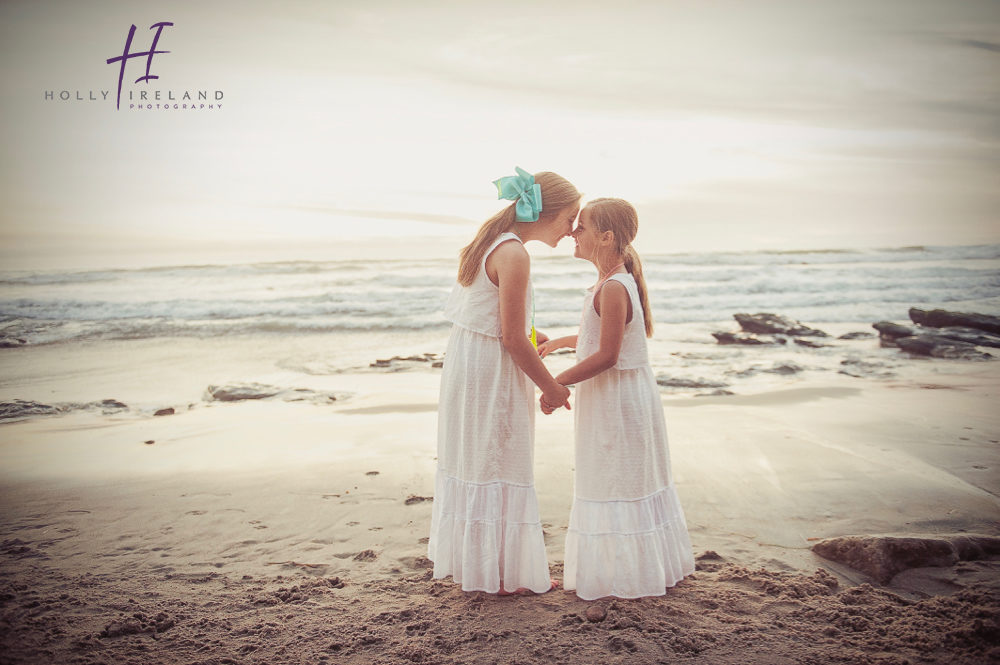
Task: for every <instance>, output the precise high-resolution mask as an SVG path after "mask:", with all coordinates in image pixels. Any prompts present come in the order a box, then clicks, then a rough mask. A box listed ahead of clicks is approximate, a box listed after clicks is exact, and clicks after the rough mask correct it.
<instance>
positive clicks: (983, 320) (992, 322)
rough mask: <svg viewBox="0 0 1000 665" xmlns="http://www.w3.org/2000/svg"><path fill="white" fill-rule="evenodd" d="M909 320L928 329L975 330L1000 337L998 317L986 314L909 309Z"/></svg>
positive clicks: (999, 320)
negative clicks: (954, 328)
mask: <svg viewBox="0 0 1000 665" xmlns="http://www.w3.org/2000/svg"><path fill="white" fill-rule="evenodd" d="M910 320H912V321H913V322H914V323H916V324H918V325H921V326H926V327H928V328H947V327H953V326H954V327H960V328H975V329H976V330H983V331H986V332H989V333H993V334H995V335H1000V317H996V316H989V315H987V314H970V313H964V312H948V311H946V310H943V309H932V310H930V311H925V310H922V309H917V308H916V307H911V308H910Z"/></svg>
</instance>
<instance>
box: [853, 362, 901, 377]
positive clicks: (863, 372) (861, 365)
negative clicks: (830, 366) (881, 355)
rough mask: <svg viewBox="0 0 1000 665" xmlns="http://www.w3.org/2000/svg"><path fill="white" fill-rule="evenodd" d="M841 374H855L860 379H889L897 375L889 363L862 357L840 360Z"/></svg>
mask: <svg viewBox="0 0 1000 665" xmlns="http://www.w3.org/2000/svg"><path fill="white" fill-rule="evenodd" d="M840 366H841V369H840V374H846V375H847V376H853V377H855V378H858V379H870V378H877V379H888V378H892V377H893V376H895V375H896V373H895V372H893V371H892V370H891V369H890V366H889V365H885V364H883V363H879V362H873V361H870V360H862V359H861V358H848V359H846V360H841V361H840Z"/></svg>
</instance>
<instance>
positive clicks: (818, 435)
mask: <svg viewBox="0 0 1000 665" xmlns="http://www.w3.org/2000/svg"><path fill="white" fill-rule="evenodd" d="M269 352H270V350H269V349H267V348H259V347H258V346H257V342H253V343H251V342H249V341H247V342H240V341H226V342H212V343H206V342H194V341H190V342H183V341H178V342H176V343H174V342H164V341H160V342H134V343H100V344H94V345H89V346H87V347H85V348H80V349H76V350H75V351H74V354H73V357H72V359H71V362H69V363H68V362H67V361H68V359H67V358H66V357H65V355H64V354H65V352H64V351H62V350H60V349H59V348H58V347H49V348H44V347H42V348H34V349H19V350H17V353H18V355H17V356H14V355H8V356H6V359H4V360H3V361H2V362H3V367H2V369H3V370H4V376H5V377H6V378H4V379H3V382H2V384H0V397H2V398H3V399H4V400H9V399H12V398H17V399H35V400H39V401H43V400H48V401H50V402H59V401H62V402H72V401H77V402H84V401H94V400H100V399H104V398H116V399H121V400H122V401H124V402H126V403H129V404H141V405H143V408H141V409H138V411H137V410H135V409H134V410H132V411H129V412H126V413H124V414H118V415H103V414H101V413H100V412H99V411H87V412H77V413H72V414H70V415H65V416H52V417H44V418H34V419H28V420H25V421H22V422H15V423H10V424H5V425H2V426H0V463H2V471H0V505H2V507H3V514H2V520H0V542H2V544H0V654H2V655H0V662H4V663H109V664H110V663H161V662H162V663H206V664H207V663H414V662H415V663H543V662H544V663H566V664H570V663H666V662H691V663H713V664H714V663H760V664H763V663H817V664H819V663H899V664H901V663H913V664H916V663H986V662H1000V576H998V574H997V573H998V570H1000V567H998V566H1000V562H998V561H997V560H996V558H995V557H993V558H989V557H987V558H985V559H980V560H973V561H960V562H958V563H955V564H954V565H951V566H947V567H935V568H930V567H924V568H915V569H911V570H907V571H904V572H902V573H900V574H898V575H896V576H895V577H894V578H893V579H892V580H891V582H890V583H889V584H888V585H885V586H882V585H879V584H877V583H876V582H875V581H874V580H872V579H871V578H869V577H867V576H866V575H864V574H863V573H861V572H858V571H856V570H854V569H851V568H848V567H846V566H844V565H841V564H837V563H833V562H830V561H826V560H824V559H822V558H819V557H818V556H816V555H815V554H814V553H813V552H812V551H811V547H812V545H813V544H815V543H816V542H818V541H819V540H820V539H824V538H832V537H837V536H843V535H850V534H858V535H867V534H914V535H917V536H921V537H932V536H938V535H942V534H949V535H950V534H970V533H971V534H983V535H987V536H997V535H1000V500H998V494H1000V476H998V473H997V469H1000V445H998V443H997V440H998V439H1000V413H998V410H997V408H996V404H997V397H998V388H1000V369H998V367H1000V365H994V364H992V363H975V364H962V363H955V362H947V361H941V362H937V361H923V362H920V361H913V362H914V363H917V365H916V369H915V370H914V371H912V372H910V373H908V374H906V375H905V378H897V379H893V380H887V381H876V380H860V379H853V378H850V377H844V376H829V377H827V378H826V379H824V380H823V381H822V382H819V381H816V380H812V381H802V380H798V381H796V382H794V383H790V384H789V385H788V386H786V387H785V388H783V389H778V390H773V391H769V392H766V393H761V394H756V395H737V396H730V397H705V398H693V397H669V398H666V399H665V400H664V404H665V407H666V412H667V419H668V426H669V428H670V435H671V454H672V458H673V463H674V473H675V479H676V481H677V485H678V491H679V493H680V496H681V499H682V501H683V503H684V506H685V510H686V512H687V517H688V524H689V527H690V530H691V535H692V541H693V543H694V548H695V553H696V554H697V555H698V556H699V570H698V572H697V573H695V574H694V575H693V576H691V577H690V578H688V579H686V580H685V581H684V582H682V583H681V584H679V585H678V586H677V587H676V588H673V589H670V590H668V591H667V593H666V595H665V596H663V597H659V598H646V599H640V600H628V601H626V600H616V599H604V600H600V601H595V602H590V603H588V602H584V601H581V600H579V599H578V598H576V596H575V595H574V594H572V593H570V592H566V591H563V590H561V589H560V590H557V591H554V592H552V593H548V594H544V595H541V596H535V597H523V598H522V597H514V598H497V597H493V596H489V595H485V594H479V593H477V594H465V593H462V592H461V591H460V590H458V589H457V588H456V587H455V585H454V584H452V583H451V582H449V581H437V580H432V579H430V573H429V562H428V561H427V560H426V558H425V554H426V536H427V531H428V528H429V524H430V507H431V492H432V488H433V471H434V448H435V443H434V442H435V420H436V411H435V409H436V403H435V401H436V386H437V375H436V373H434V372H431V371H426V370H423V371H410V372H400V373H387V372H375V371H371V372H366V371H360V372H354V373H342V374H336V375H323V376H311V377H307V378H308V381H306V380H305V379H304V378H303V375H302V374H301V373H295V372H291V371H286V370H276V369H275V368H274V366H273V363H271V362H269V361H268V358H269ZM247 358H251V359H252V360H247ZM254 359H255V360H254ZM65 367H70V368H71V371H67V370H66V369H65ZM137 367H141V368H143V370H142V371H137V370H136V368H137ZM231 380H240V381H244V382H249V381H255V382H260V383H266V384H271V385H279V386H286V387H296V388H309V389H312V390H314V391H320V392H322V391H328V392H333V393H337V394H340V395H342V398H341V399H339V400H338V401H336V402H331V403H328V404H317V403H313V402H309V401H306V402H301V403H300V402H286V401H283V400H282V399H272V400H262V401H246V402H239V403H219V402H205V401H203V400H202V391H203V390H204V388H205V387H206V386H207V385H208V384H210V383H216V384H218V383H223V382H226V381H231ZM160 406H173V407H175V409H176V410H177V413H176V414H175V415H170V416H161V417H154V416H152V415H151V413H152V411H153V410H155V408H156V407H160ZM189 407H190V408H189ZM146 441H153V443H151V444H147V443H145V442H146ZM571 451H572V416H571V414H568V413H566V412H560V413H557V414H556V415H554V416H552V417H550V418H544V417H541V416H539V419H538V431H537V439H536V485H537V488H538V492H539V501H540V507H541V511H542V520H543V523H544V524H545V530H546V533H547V544H548V553H549V560H550V562H551V563H552V571H553V575H554V576H555V577H556V578H559V577H561V572H562V571H561V562H562V548H563V539H564V537H565V532H566V522H567V518H568V512H569V505H570V502H571V493H572V468H571V460H572V454H571ZM376 472H377V473H376Z"/></svg>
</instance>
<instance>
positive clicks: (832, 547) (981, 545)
mask: <svg viewBox="0 0 1000 665" xmlns="http://www.w3.org/2000/svg"><path fill="white" fill-rule="evenodd" d="M812 551H813V552H815V553H816V554H818V555H819V556H821V557H823V558H824V559H829V560H830V561H836V562H837V563H842V564H844V565H847V566H850V567H851V568H854V569H855V570H859V571H861V572H862V573H865V574H866V575H870V576H871V577H873V578H874V579H875V580H876V581H878V583H879V584H888V583H889V582H890V581H892V578H893V577H895V576H896V575H898V574H899V573H901V572H903V571H904V570H908V569H910V568H924V567H928V566H937V567H943V566H952V565H954V564H955V563H957V562H958V561H970V560H974V559H983V558H986V557H988V556H996V555H1000V538H998V537H995V536H979V535H956V536H939V537H915V536H842V537H840V538H828V539H826V540H821V541H820V542H818V543H816V544H815V545H813V548H812Z"/></svg>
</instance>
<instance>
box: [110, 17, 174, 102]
mask: <svg viewBox="0 0 1000 665" xmlns="http://www.w3.org/2000/svg"><path fill="white" fill-rule="evenodd" d="M168 25H173V23H171V22H169V21H161V22H159V23H154V24H153V25H151V26H149V29H150V30H152V29H153V28H156V34H155V35H154V36H153V45H152V46H150V47H149V50H148V51H143V52H141V53H129V49H130V48H132V37H134V36H135V24H133V25H132V27H131V28H130V29H129V31H128V39H126V40H125V50H124V51H122V54H121V55H119V56H115V57H114V58H108V60H107V63H108V64H109V65H110V64H111V63H112V62H119V61H120V62H121V63H122V66H121V70H120V71H119V72H118V106H117V108H119V109H120V108H121V105H122V79H124V78H125V63H126V62H128V59H129V58H141V57H145V58H146V75H145V76H140V77H139V78H137V79H136V80H135V82H136V83H139V82H140V81H151V80H153V79H158V78H160V77H159V76H153V75H151V74H150V73H149V69H150V68H151V67H152V66H153V56H154V55H156V54H157V53H170V51H157V50H156V43H157V42H158V41H160V33H162V32H163V28H165V27H167V26H168Z"/></svg>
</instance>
